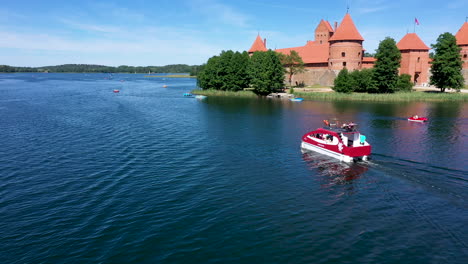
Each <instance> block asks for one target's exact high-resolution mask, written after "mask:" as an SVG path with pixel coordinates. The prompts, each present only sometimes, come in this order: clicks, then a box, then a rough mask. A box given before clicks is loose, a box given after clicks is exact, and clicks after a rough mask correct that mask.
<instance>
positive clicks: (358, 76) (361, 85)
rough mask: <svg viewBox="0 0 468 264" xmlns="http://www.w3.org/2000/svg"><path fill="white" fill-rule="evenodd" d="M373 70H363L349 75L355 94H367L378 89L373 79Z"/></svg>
mask: <svg viewBox="0 0 468 264" xmlns="http://www.w3.org/2000/svg"><path fill="white" fill-rule="evenodd" d="M372 74H373V73H372V69H362V70H360V71H353V72H351V73H350V74H349V77H350V82H351V87H352V90H353V91H354V92H357V93H367V92H373V91H375V89H376V85H375V82H374V79H373V78H372Z"/></svg>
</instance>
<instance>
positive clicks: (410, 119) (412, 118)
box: [408, 116, 427, 122]
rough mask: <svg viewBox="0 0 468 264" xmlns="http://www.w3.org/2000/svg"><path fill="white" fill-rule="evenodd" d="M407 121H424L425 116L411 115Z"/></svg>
mask: <svg viewBox="0 0 468 264" xmlns="http://www.w3.org/2000/svg"><path fill="white" fill-rule="evenodd" d="M408 121H413V122H426V121H427V118H425V117H419V116H412V117H408Z"/></svg>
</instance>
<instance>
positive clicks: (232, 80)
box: [197, 50, 285, 96]
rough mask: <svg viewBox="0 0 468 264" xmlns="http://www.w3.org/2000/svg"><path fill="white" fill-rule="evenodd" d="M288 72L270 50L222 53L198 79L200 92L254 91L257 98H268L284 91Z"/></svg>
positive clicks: (276, 55) (213, 59)
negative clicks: (258, 96)
mask: <svg viewBox="0 0 468 264" xmlns="http://www.w3.org/2000/svg"><path fill="white" fill-rule="evenodd" d="M284 73H285V70H284V68H283V65H282V64H281V61H280V56H279V55H278V53H276V52H274V51H272V50H269V51H265V52H261V51H257V52H254V53H253V54H252V56H249V54H248V53H247V52H245V51H244V52H242V53H241V52H238V51H237V52H234V51H232V50H228V51H222V52H221V54H219V55H217V56H213V57H211V58H209V59H208V61H207V63H206V64H205V65H203V66H202V69H201V70H200V72H199V73H198V75H197V84H198V86H199V87H200V88H202V89H204V90H207V89H214V90H222V91H234V92H235V91H241V90H243V89H244V88H250V89H251V90H252V91H253V92H254V93H256V94H257V95H262V96H264V95H268V94H270V93H272V92H274V91H277V90H280V89H282V88H283V83H284Z"/></svg>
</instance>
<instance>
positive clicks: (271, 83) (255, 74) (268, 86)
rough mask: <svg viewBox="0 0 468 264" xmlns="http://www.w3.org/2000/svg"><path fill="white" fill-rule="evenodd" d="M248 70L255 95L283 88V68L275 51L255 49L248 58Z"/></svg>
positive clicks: (266, 93) (262, 94)
mask: <svg viewBox="0 0 468 264" xmlns="http://www.w3.org/2000/svg"><path fill="white" fill-rule="evenodd" d="M248 72H249V75H250V78H251V86H252V88H253V91H254V93H256V94H257V95H261V96H264V95H268V94H270V93H271V92H273V91H275V90H277V89H281V88H283V83H284V68H283V66H282V65H281V61H280V59H279V57H278V55H277V53H276V52H274V51H272V50H269V51H257V52H254V53H253V55H252V57H251V58H250V64H249V68H248Z"/></svg>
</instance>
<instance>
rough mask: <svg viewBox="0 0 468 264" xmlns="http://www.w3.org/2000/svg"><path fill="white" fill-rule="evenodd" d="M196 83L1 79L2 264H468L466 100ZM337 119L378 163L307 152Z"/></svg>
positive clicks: (124, 77)
mask: <svg viewBox="0 0 468 264" xmlns="http://www.w3.org/2000/svg"><path fill="white" fill-rule="evenodd" d="M195 82H196V81H195V80H194V79H188V78H187V79H176V78H145V77H144V75H140V74H115V75H112V76H111V75H107V74H53V73H49V74H36V73H33V74H31V73H29V74H0V128H1V140H0V263H468V262H467V260H468V104H467V103H453V102H445V103H420V102H415V103H373V102H371V103H369V102H318V101H304V102H290V101H286V100H275V99H232V98H214V97H208V98H206V99H205V100H197V99H194V98H184V97H183V93H185V92H189V91H191V90H192V89H194V88H195ZM163 85H167V88H163ZM114 89H120V93H113V90H114ZM413 114H418V115H420V116H427V117H428V118H429V122H427V123H424V124H421V123H413V122H408V121H407V120H406V117H408V116H410V115H413ZM332 117H340V119H341V120H343V121H354V122H355V123H358V124H359V130H360V131H361V133H363V134H365V135H366V136H367V140H368V141H369V142H370V143H371V144H372V146H373V149H372V152H373V153H372V160H371V161H370V162H367V163H355V164H346V163H340V162H338V161H335V160H334V159H331V158H325V157H322V156H320V155H317V154H312V153H305V154H303V153H302V152H301V149H300V140H301V136H302V135H303V134H305V133H306V132H308V131H310V130H313V129H315V128H317V127H319V126H322V120H323V119H328V118H332Z"/></svg>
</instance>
